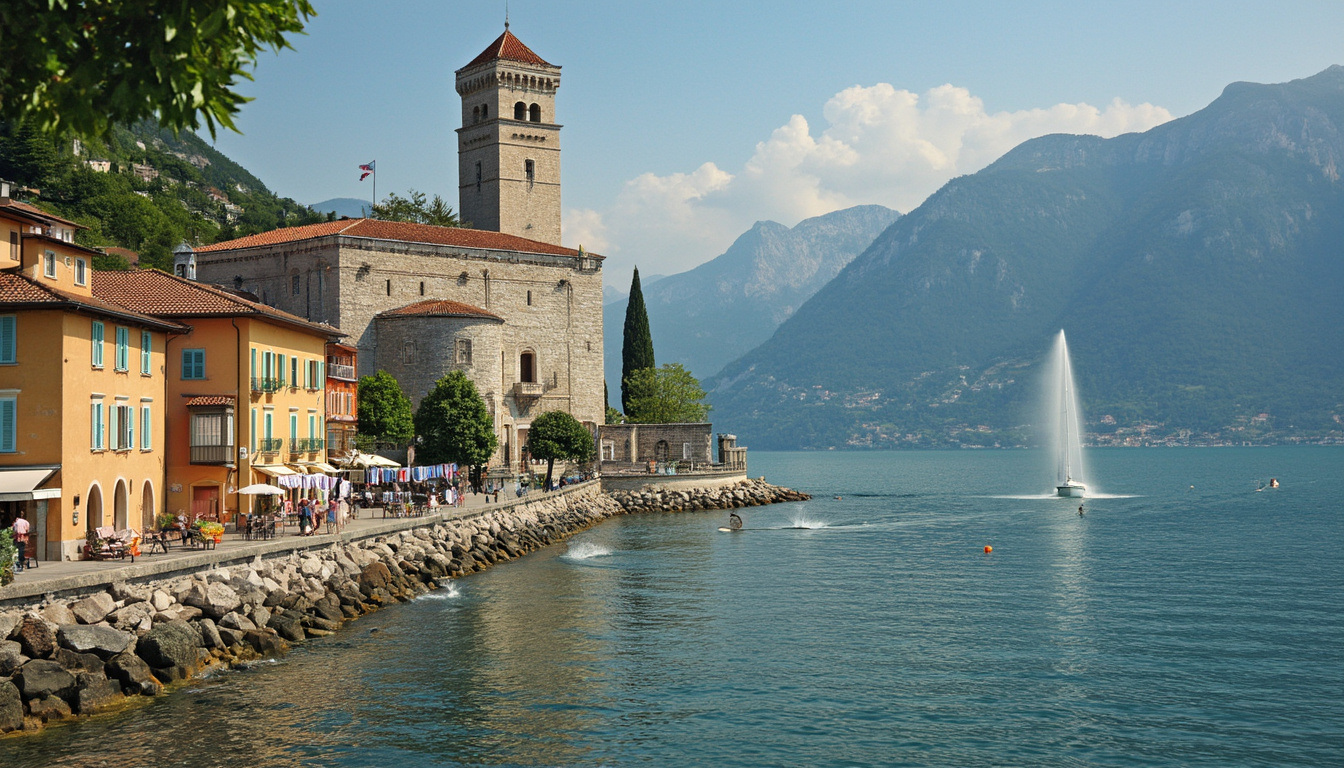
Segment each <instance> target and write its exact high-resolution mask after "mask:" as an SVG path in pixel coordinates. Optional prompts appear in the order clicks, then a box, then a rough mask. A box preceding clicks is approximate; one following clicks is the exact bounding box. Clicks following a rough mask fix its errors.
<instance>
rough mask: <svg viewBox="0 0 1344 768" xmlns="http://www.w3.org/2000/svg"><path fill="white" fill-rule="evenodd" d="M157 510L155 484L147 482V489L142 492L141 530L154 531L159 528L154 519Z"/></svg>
mask: <svg viewBox="0 0 1344 768" xmlns="http://www.w3.org/2000/svg"><path fill="white" fill-rule="evenodd" d="M156 514H157V510H155V509H154V484H153V483H151V482H150V481H148V480H146V481H145V487H144V488H143V489H141V491H140V530H141V531H152V530H154V529H155V528H157V527H158V526H156V525H155V524H154V518H155V516H156Z"/></svg>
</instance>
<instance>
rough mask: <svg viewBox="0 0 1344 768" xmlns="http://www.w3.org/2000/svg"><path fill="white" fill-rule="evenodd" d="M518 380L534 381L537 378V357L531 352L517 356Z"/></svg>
mask: <svg viewBox="0 0 1344 768" xmlns="http://www.w3.org/2000/svg"><path fill="white" fill-rule="evenodd" d="M518 380H519V381H526V382H531V383H535V382H536V380H537V357H536V355H534V354H533V353H531V352H524V353H522V354H521V355H519V356H518Z"/></svg>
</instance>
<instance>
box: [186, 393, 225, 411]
mask: <svg viewBox="0 0 1344 768" xmlns="http://www.w3.org/2000/svg"><path fill="white" fill-rule="evenodd" d="M208 405H214V406H219V405H233V395H197V396H196V397H193V398H190V399H189V400H187V407H188V408H195V407H197V406H208Z"/></svg>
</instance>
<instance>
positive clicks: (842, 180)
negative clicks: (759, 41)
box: [565, 83, 1172, 277]
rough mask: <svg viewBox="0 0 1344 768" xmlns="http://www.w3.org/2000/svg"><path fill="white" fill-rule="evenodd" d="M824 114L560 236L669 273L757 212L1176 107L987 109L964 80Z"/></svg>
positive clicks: (872, 195) (926, 174)
mask: <svg viewBox="0 0 1344 768" xmlns="http://www.w3.org/2000/svg"><path fill="white" fill-rule="evenodd" d="M822 114H823V115H824V116H825V119H826V123H827V125H826V126H825V127H824V128H823V129H822V130H821V131H820V132H819V133H817V134H815V135H814V134H813V131H812V128H811V126H809V125H808V122H807V120H806V119H805V118H803V116H802V115H794V116H793V117H791V118H790V119H789V121H788V122H787V123H785V124H784V125H782V126H780V127H779V128H776V129H775V130H774V131H773V132H772V133H771V134H770V137H769V138H767V139H766V140H765V141H762V142H760V143H758V144H757V145H756V149H755V152H754V153H753V154H752V156H751V157H750V158H749V159H748V160H747V161H746V162H745V163H744V164H743V167H742V170H741V171H740V172H738V173H737V174H732V173H729V172H727V171H724V170H722V169H720V168H718V167H717V166H715V165H714V164H713V163H705V164H704V165H702V166H700V167H699V168H697V169H696V170H695V171H693V172H691V173H689V174H686V173H674V174H671V175H668V176H656V175H654V174H651V173H646V174H643V175H641V176H638V177H636V178H634V179H632V180H630V181H628V182H626V184H625V185H624V187H623V188H622V189H621V191H620V193H619V194H618V195H617V196H616V199H615V200H614V201H613V202H612V204H611V206H609V207H608V208H607V209H606V210H601V211H595V210H591V209H588V210H578V211H569V212H567V213H566V216H565V242H566V243H567V244H571V245H578V244H579V243H580V242H582V243H583V245H584V246H585V247H586V248H589V249H590V250H593V251H597V252H599V253H602V254H604V255H606V256H608V257H609V261H608V262H607V269H608V270H611V271H613V275H612V277H619V276H621V275H625V274H628V272H629V270H630V268H631V267H633V266H634V265H635V264H639V265H640V266H641V267H643V268H644V271H646V272H649V273H660V274H673V273H676V272H681V271H684V270H686V269H690V268H691V267H693V266H695V265H697V264H699V263H701V262H704V261H706V260H708V259H710V258H713V257H714V256H717V255H718V254H720V253H722V252H723V251H724V250H725V249H726V248H727V247H728V246H729V245H730V244H731V243H732V241H733V239H734V238H735V237H737V236H738V235H740V234H741V233H742V232H744V231H746V229H747V228H748V227H750V226H751V225H752V223H753V222H755V221H758V220H761V219H774V220H776V221H779V222H782V223H784V224H787V225H790V226H792V225H793V224H795V223H796V222H797V221H799V220H800V219H804V218H807V217H809V216H818V215H820V214H823V213H828V212H830V211H833V210H837V209H839V208H845V207H848V206H851V205H859V204H862V203H880V204H882V205H886V206H888V207H891V208H896V209H898V210H900V211H902V212H909V211H911V210H913V209H914V208H916V207H918V205H919V204H920V203H921V202H923V200H924V199H925V198H926V197H928V196H929V195H930V194H932V193H933V192H934V191H936V190H937V189H938V188H939V187H940V186H942V185H943V184H944V183H946V182H947V181H948V180H949V179H951V178H953V177H954V176H959V175H962V174H967V173H974V172H976V171H978V170H980V169H981V168H984V167H985V166H986V165H989V164H990V163H992V162H993V161H994V160H996V159H998V158H999V157H1001V156H1002V155H1003V154H1004V153H1005V152H1007V151H1008V150H1010V149H1012V148H1013V147H1015V146H1017V145H1018V144H1020V143H1022V142H1023V141H1026V140H1027V139H1030V138H1034V137H1037V136H1043V135H1045V134H1049V133H1077V134H1095V135H1099V136H1105V137H1110V136H1116V135H1119V134H1121V133H1126V132H1130V131H1143V130H1147V129H1149V128H1152V127H1153V126H1155V125H1159V124H1161V123H1164V122H1166V121H1168V120H1170V119H1171V118H1172V116H1171V114H1170V113H1169V112H1168V111H1167V110H1165V109H1163V108H1161V107H1156V106H1153V105H1152V104H1139V105H1130V104H1127V103H1126V102H1124V101H1122V100H1120V99H1115V100H1113V101H1112V102H1111V103H1110V104H1109V105H1107V106H1106V107H1105V108H1104V109H1098V108H1097V107H1094V106H1092V105H1090V104H1084V103H1080V104H1056V105H1055V106H1053V107H1048V108H1045V109H1029V110H1021V111H1017V112H997V113H993V114H990V113H988V112H986V111H985V107H984V102H982V101H981V100H980V99H979V98H976V97H975V96H973V95H971V93H970V92H969V91H967V90H966V89H965V88H958V87H956V86H952V85H942V86H939V87H937V88H933V89H931V90H929V91H928V92H927V93H925V94H924V95H923V96H919V95H917V94H914V93H911V92H909V91H904V90H897V89H896V88H894V87H893V86H891V85H888V84H886V83H878V84H877V85H873V86H853V87H851V88H846V89H845V90H843V91H841V92H840V93H837V94H836V95H835V96H834V97H832V98H831V99H830V100H829V101H828V102H827V103H826V105H825V107H824V109H823V112H822ZM599 243H600V245H599Z"/></svg>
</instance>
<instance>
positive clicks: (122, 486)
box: [112, 480, 131, 531]
mask: <svg viewBox="0 0 1344 768" xmlns="http://www.w3.org/2000/svg"><path fill="white" fill-rule="evenodd" d="M130 495H131V494H130V492H129V491H128V490H127V488H126V481H125V480H118V481H117V485H116V488H115V489H114V490H113V491H112V527H113V528H116V529H117V530H118V531H124V530H126V529H127V528H129V527H130V514H129V507H130Z"/></svg>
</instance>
